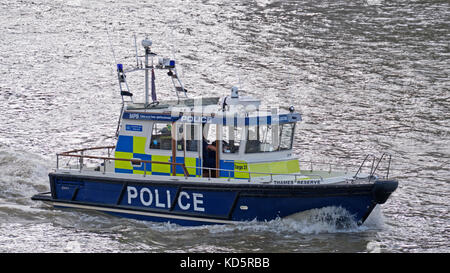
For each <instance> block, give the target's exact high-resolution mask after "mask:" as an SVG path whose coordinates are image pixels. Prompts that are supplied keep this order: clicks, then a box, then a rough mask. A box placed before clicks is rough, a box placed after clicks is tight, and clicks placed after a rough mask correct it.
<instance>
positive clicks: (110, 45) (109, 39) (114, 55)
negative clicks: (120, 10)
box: [105, 22, 117, 65]
mask: <svg viewBox="0 0 450 273" xmlns="http://www.w3.org/2000/svg"><path fill="white" fill-rule="evenodd" d="M105 30H106V35H107V36H108V42H109V47H110V48H111V51H112V54H113V58H114V64H115V65H117V59H116V53H114V48H113V46H112V43H111V38H110V37H109V32H108V28H107V26H106V22H105Z"/></svg>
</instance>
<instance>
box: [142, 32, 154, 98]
mask: <svg viewBox="0 0 450 273" xmlns="http://www.w3.org/2000/svg"><path fill="white" fill-rule="evenodd" d="M142 46H143V47H144V49H145V68H144V70H145V107H147V106H148V104H149V103H148V70H149V68H150V66H149V65H148V56H149V55H150V54H151V51H150V47H151V46H152V41H151V40H148V39H147V38H145V39H144V40H142Z"/></svg>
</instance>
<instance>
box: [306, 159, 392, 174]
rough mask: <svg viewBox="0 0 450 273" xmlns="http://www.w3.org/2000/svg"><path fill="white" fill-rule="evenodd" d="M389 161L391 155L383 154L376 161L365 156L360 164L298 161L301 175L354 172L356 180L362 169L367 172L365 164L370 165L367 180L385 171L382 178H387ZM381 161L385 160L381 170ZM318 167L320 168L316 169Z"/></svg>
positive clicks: (389, 168)
mask: <svg viewBox="0 0 450 273" xmlns="http://www.w3.org/2000/svg"><path fill="white" fill-rule="evenodd" d="M391 159H392V155H391V154H389V153H386V152H385V153H383V154H382V155H381V157H380V158H378V159H377V157H376V156H375V155H374V154H367V155H366V156H365V157H364V159H363V161H362V163H361V164H358V165H357V164H342V163H331V162H320V161H313V160H299V162H300V164H301V165H300V169H301V171H302V172H303V173H305V174H306V173H307V172H314V171H319V170H320V171H323V172H328V173H330V174H331V173H332V172H344V174H349V173H353V172H355V170H356V173H355V174H354V175H353V178H357V177H358V175H359V174H361V173H362V171H363V170H364V169H366V170H367V164H370V166H369V167H370V170H369V171H368V172H367V173H368V177H369V178H372V179H373V178H374V177H375V173H376V172H377V171H385V172H386V175H385V176H383V177H384V178H386V179H387V178H389V173H390V170H391ZM383 160H387V161H388V163H387V167H386V166H385V168H383V169H381V164H380V163H381V162H382V161H383ZM318 166H320V167H321V168H318Z"/></svg>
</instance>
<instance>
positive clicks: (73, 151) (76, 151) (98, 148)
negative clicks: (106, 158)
mask: <svg viewBox="0 0 450 273" xmlns="http://www.w3.org/2000/svg"><path fill="white" fill-rule="evenodd" d="M106 148H108V149H114V148H116V146H115V145H111V146H100V147H90V148H83V149H77V150H71V151H67V152H62V153H59V154H57V155H66V154H71V153H78V152H84V151H90V150H100V149H106Z"/></svg>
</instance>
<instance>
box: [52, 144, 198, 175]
mask: <svg viewBox="0 0 450 273" xmlns="http://www.w3.org/2000/svg"><path fill="white" fill-rule="evenodd" d="M105 148H108V151H109V149H110V148H115V146H103V147H92V148H84V149H78V150H72V151H68V152H62V153H58V154H56V169H59V157H60V156H68V157H78V158H80V162H81V164H80V171H81V169H82V167H83V164H82V162H83V159H84V158H90V159H103V161H104V163H105V162H106V160H113V161H115V160H119V161H130V162H132V163H151V164H168V165H171V166H181V167H182V168H183V173H184V176H185V177H188V176H189V173H188V171H187V169H186V165H185V164H184V163H178V162H164V161H153V160H142V159H129V158H117V157H109V156H108V157H105V156H94V155H84V154H83V152H85V151H89V150H99V149H105ZM78 152H81V155H79V154H73V153H78ZM108 153H109V152H108ZM103 167H104V170H105V169H106V164H104V165H103ZM145 168H146V164H144V175H145V173H146V169H145Z"/></svg>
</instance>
